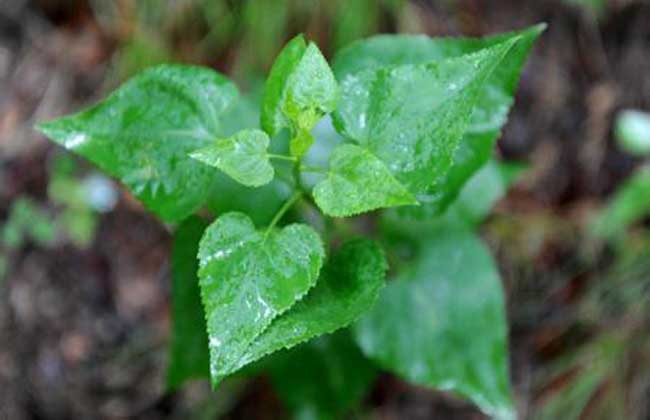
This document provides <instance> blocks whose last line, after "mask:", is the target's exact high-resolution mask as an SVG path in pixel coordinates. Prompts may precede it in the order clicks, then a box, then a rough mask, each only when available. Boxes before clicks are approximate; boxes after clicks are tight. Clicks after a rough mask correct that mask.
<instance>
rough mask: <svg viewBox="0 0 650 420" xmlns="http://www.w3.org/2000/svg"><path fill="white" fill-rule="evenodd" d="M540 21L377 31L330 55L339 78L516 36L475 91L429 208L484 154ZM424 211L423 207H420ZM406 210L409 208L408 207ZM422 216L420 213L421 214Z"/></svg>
mask: <svg viewBox="0 0 650 420" xmlns="http://www.w3.org/2000/svg"><path fill="white" fill-rule="evenodd" d="M544 28H545V25H536V26H533V27H530V28H528V29H525V30H523V31H518V32H511V33H505V34H500V35H496V36H491V37H487V38H483V39H474V38H429V37H427V36H423V35H379V36H375V37H371V38H368V39H365V40H362V41H359V42H356V43H353V44H351V45H350V46H349V47H347V48H345V49H343V50H341V51H340V52H339V53H338V54H337V55H336V57H335V60H334V65H333V70H334V73H335V74H336V76H337V78H338V79H339V80H340V81H342V82H343V84H345V83H344V80H345V79H346V78H347V77H350V75H354V74H357V73H360V72H363V71H367V70H368V69H375V70H377V69H380V68H384V67H393V66H397V65H404V64H425V63H429V62H431V61H441V60H445V59H449V58H452V57H460V56H462V55H463V54H470V53H474V52H477V51H479V50H481V49H484V48H488V47H491V46H495V45H498V44H500V43H503V42H505V41H508V40H514V39H517V43H516V44H515V45H514V46H513V47H512V48H511V49H510V50H509V51H508V53H507V54H506V56H505V57H504V58H503V60H502V62H501V63H500V65H499V66H498V67H497V68H496V70H495V71H494V72H493V73H492V74H491V75H490V76H489V77H488V79H487V81H486V82H485V83H484V84H483V87H482V88H481V89H480V92H479V93H478V99H477V102H476V105H475V107H474V111H473V113H472V118H471V121H470V124H469V127H468V130H467V131H466V132H465V134H464V135H463V139H462V141H460V143H459V144H458V147H457V149H456V151H455V152H454V157H453V162H454V163H453V165H452V166H451V168H450V169H449V172H448V173H447V174H446V176H445V179H444V181H442V182H440V183H439V188H438V189H437V191H436V192H435V194H433V195H432V196H430V197H429V199H428V201H429V202H430V203H433V204H430V205H429V208H431V207H433V206H435V210H436V212H438V213H439V212H442V211H443V210H444V209H445V208H446V207H447V205H449V204H450V203H451V202H453V200H454V199H455V198H456V196H457V195H458V193H459V192H460V190H461V189H462V186H463V185H464V184H465V182H467V180H469V178H471V176H472V175H473V174H474V173H475V172H476V171H477V170H479V169H480V168H481V167H482V166H483V165H484V164H485V163H486V162H487V160H488V159H489V157H490V156H491V154H492V149H493V147H494V144H495V142H496V139H497V137H498V136H499V134H500V130H501V128H502V127H503V125H504V124H505V122H506V119H507V115H508V111H509V109H510V107H511V105H512V102H513V95H514V90H515V88H516V85H517V82H518V80H519V75H520V73H521V69H522V68H523V65H524V63H525V61H526V58H527V57H528V54H529V52H530V50H531V47H532V45H533V43H534V41H535V40H536V39H537V37H538V36H539V34H540V33H541V32H542V31H543V29H544ZM423 210H424V209H423ZM408 212H409V213H412V212H411V209H408ZM423 217H426V214H425V215H423Z"/></svg>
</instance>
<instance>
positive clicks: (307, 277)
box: [198, 212, 325, 385]
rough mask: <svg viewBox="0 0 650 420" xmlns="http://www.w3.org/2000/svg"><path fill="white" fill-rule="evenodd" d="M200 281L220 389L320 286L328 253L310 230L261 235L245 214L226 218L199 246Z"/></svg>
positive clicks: (215, 378) (286, 229) (290, 228)
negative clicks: (272, 328)
mask: <svg viewBox="0 0 650 420" xmlns="http://www.w3.org/2000/svg"><path fill="white" fill-rule="evenodd" d="M198 255H199V267H200V268H199V279H200V287H201V298H202V300H203V306H204V308H205V313H206V319H207V329H208V337H209V347H210V376H211V377H212V383H213V385H216V384H217V383H218V382H219V381H220V380H221V379H222V378H223V377H224V376H226V375H228V374H230V373H232V372H234V371H235V370H237V369H238V368H239V367H240V364H239V361H240V360H241V359H242V357H243V355H244V353H245V352H246V350H247V349H248V348H249V347H250V345H251V343H252V342H253V340H254V339H255V338H256V337H257V336H259V335H260V334H261V333H262V332H263V331H264V330H266V329H267V327H268V326H269V324H271V321H273V319H274V318H276V317H277V316H278V315H280V314H282V313H283V312H285V311H286V310H287V309H289V308H290V307H292V306H293V305H294V304H295V303H296V302H297V301H298V300H300V299H301V298H302V297H303V296H304V295H305V293H307V291H308V290H309V289H310V288H311V287H312V286H314V284H316V280H317V278H318V273H319V272H320V268H321V266H322V263H323V259H324V256H325V251H324V250H323V244H322V242H321V239H320V237H319V236H318V234H317V233H316V232H315V231H314V230H313V229H311V228H310V227H309V226H306V225H300V224H293V225H289V226H286V227H284V228H283V229H281V230H280V229H272V230H268V231H266V232H258V231H257V230H256V229H255V226H254V225H253V223H252V222H251V220H250V219H249V218H248V216H246V215H245V214H243V213H235V212H233V213H226V214H224V215H222V216H221V217H219V218H218V219H217V220H216V221H215V222H214V223H212V225H210V227H209V228H208V229H207V230H206V232H205V233H204V235H203V238H202V239H201V243H200V246H199V254H198Z"/></svg>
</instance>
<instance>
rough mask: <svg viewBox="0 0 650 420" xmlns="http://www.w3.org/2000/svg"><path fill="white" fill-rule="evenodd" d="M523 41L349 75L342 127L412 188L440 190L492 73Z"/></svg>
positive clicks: (337, 120)
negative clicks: (426, 61) (455, 56)
mask: <svg viewBox="0 0 650 420" xmlns="http://www.w3.org/2000/svg"><path fill="white" fill-rule="evenodd" d="M516 40H517V39H516V38H514V39H511V40H508V41H505V42H503V43H500V44H497V45H495V46H493V47H490V48H485V49H482V50H479V51H478V52H476V53H473V54H468V55H463V56H460V57H457V58H452V59H448V60H443V61H435V62H430V63H427V64H418V65H402V66H398V67H383V68H379V69H377V70H370V71H364V72H361V73H357V74H354V75H350V76H348V77H346V78H345V79H344V80H343V81H342V84H341V85H342V92H343V96H342V98H341V103H340V105H339V108H338V109H337V111H336V113H335V114H334V122H335V125H336V127H337V128H338V129H339V131H340V132H341V134H343V135H344V136H345V137H347V138H349V139H351V140H353V141H355V142H356V143H358V144H359V145H361V146H362V147H364V148H366V149H368V150H369V151H370V152H372V153H373V154H374V155H375V156H377V157H378V158H379V159H380V160H382V161H383V162H384V163H385V164H386V165H387V166H388V168H389V169H390V170H391V172H392V173H393V175H394V176H395V178H397V180H398V181H400V182H401V183H402V184H404V185H405V186H406V187H407V188H408V189H409V191H411V192H412V193H414V194H418V193H427V192H431V191H433V192H436V191H438V190H439V189H441V188H443V186H442V181H443V180H444V178H445V176H446V174H447V172H448V170H449V168H450V167H451V165H452V162H453V156H454V152H455V151H456V148H457V146H458V144H459V142H460V140H461V138H462V136H463V134H464V133H465V131H466V130H467V129H468V127H469V123H470V117H471V115H472V112H473V109H474V105H475V104H476V103H477V100H478V99H479V94H480V92H481V90H482V89H483V86H484V83H485V81H486V79H487V77H488V76H489V75H490V74H491V73H492V71H493V70H494V69H495V68H496V67H497V66H498V65H499V63H500V62H501V60H502V59H503V57H504V56H505V54H506V53H507V52H508V51H509V50H510V49H511V48H512V46H513V45H514V43H515V42H516Z"/></svg>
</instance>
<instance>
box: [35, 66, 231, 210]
mask: <svg viewBox="0 0 650 420" xmlns="http://www.w3.org/2000/svg"><path fill="white" fill-rule="evenodd" d="M237 95H238V93H237V89H236V87H235V86H234V85H233V84H232V83H231V82H230V81H228V80H227V79H226V78H225V77H224V76H222V75H220V74H219V73H216V72H214V71H212V70H210V69H207V68H199V67H191V66H181V65H162V66H158V67H154V68H152V69H149V70H146V71H144V72H142V73H140V74H139V75H138V76H136V77H134V78H133V79H131V80H130V81H129V82H127V83H126V84H124V85H123V86H122V87H120V88H119V89H118V90H117V91H115V92H114V93H113V94H111V95H110V96H109V97H108V98H107V99H106V100H104V101H103V102H100V103H99V104H97V105H95V106H93V107H91V108H90V109H88V110H86V111H83V112H81V113H79V114H76V115H72V116H68V117H63V118H60V119H57V120H54V121H49V122H45V123H42V124H40V125H39V126H38V128H39V130H40V131H41V132H43V133H44V134H45V135H47V136H48V137H50V138H52V139H53V140H54V141H56V142H57V143H59V144H61V145H62V146H64V147H66V148H67V149H70V150H73V151H75V152H76V153H79V154H80V155H82V156H84V157H85V158H87V159H89V160H90V161H91V162H93V163H94V164H96V165H97V166H99V167H100V168H101V169H102V170H104V171H106V172H107V173H109V174H111V175H112V176H115V177H117V178H119V179H120V180H121V181H122V182H123V183H124V184H125V185H126V186H127V187H128V188H129V189H130V190H131V191H132V192H133V193H134V194H135V195H136V196H137V197H138V198H139V199H140V200H142V202H143V203H144V204H145V206H146V207H147V208H148V209H150V210H151V211H153V212H154V213H156V214H157V215H159V216H160V217H161V218H163V219H164V220H167V221H179V220H182V219H184V218H185V217H187V216H188V215H189V214H191V213H193V212H194V211H196V210H197V209H198V208H199V207H201V205H202V204H203V203H204V201H205V191H206V190H208V189H209V187H210V185H211V182H212V180H213V179H214V170H212V169H210V168H209V167H208V166H206V165H203V164H201V163H200V162H197V161H196V160H194V159H191V158H190V157H189V156H188V154H189V153H190V152H192V151H194V150H196V149H198V148H200V147H202V146H205V145H207V144H208V143H209V142H210V141H211V140H212V139H214V138H215V137H217V136H218V135H219V133H220V131H221V123H220V117H221V116H222V115H223V113H224V112H225V111H226V110H227V108H228V107H229V106H230V105H231V104H232V103H233V102H234V101H235V100H236V98H237Z"/></svg>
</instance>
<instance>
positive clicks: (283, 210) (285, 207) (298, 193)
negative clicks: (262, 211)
mask: <svg viewBox="0 0 650 420" xmlns="http://www.w3.org/2000/svg"><path fill="white" fill-rule="evenodd" d="M301 196H302V191H296V192H294V193H293V194H292V195H291V197H289V199H288V200H287V201H286V202H285V203H284V205H282V207H281V208H280V210H278V212H277V213H276V214H275V216H273V220H271V223H270V224H269V226H268V227H267V228H266V231H265V232H264V239H265V240H266V237H267V236H269V233H271V230H273V228H274V227H275V225H277V224H278V222H279V221H280V219H281V218H282V216H284V214H285V213H286V212H287V210H289V209H290V208H291V206H293V205H294V204H295V203H296V201H298V199H299V198H300V197H301Z"/></svg>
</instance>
